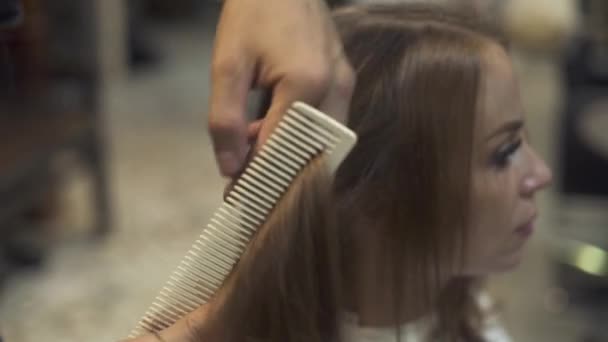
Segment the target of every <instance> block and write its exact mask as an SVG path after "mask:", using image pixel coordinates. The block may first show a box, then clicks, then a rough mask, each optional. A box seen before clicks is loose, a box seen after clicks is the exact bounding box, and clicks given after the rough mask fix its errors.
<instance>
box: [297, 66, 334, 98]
mask: <svg viewBox="0 0 608 342" xmlns="http://www.w3.org/2000/svg"><path fill="white" fill-rule="evenodd" d="M290 78H291V81H292V82H293V83H295V84H298V85H301V86H303V87H306V88H310V89H315V90H319V91H323V90H325V89H327V88H328V87H329V85H330V84H331V75H330V71H329V68H328V67H327V66H323V65H322V64H313V66H306V67H302V68H298V69H296V70H294V71H293V72H292V73H291V76H290Z"/></svg>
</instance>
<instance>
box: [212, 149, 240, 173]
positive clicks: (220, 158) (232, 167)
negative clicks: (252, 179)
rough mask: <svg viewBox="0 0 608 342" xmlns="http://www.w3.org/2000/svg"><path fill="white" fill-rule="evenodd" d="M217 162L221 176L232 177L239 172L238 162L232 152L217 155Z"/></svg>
mask: <svg viewBox="0 0 608 342" xmlns="http://www.w3.org/2000/svg"><path fill="white" fill-rule="evenodd" d="M217 162H218V164H219V166H220V172H221V173H222V175H223V176H228V177H229V176H233V175H234V174H236V173H237V172H238V171H239V161H238V159H237V158H236V156H235V155H234V153H232V152H220V153H218V154H217Z"/></svg>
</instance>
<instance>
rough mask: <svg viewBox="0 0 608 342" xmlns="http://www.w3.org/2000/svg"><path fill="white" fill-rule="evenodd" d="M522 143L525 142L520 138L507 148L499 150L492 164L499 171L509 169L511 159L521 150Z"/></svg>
mask: <svg viewBox="0 0 608 342" xmlns="http://www.w3.org/2000/svg"><path fill="white" fill-rule="evenodd" d="M522 143H523V141H522V139H521V138H520V139H517V141H514V142H513V143H511V144H509V145H507V146H506V147H504V148H502V149H499V150H498V151H497V152H496V153H495V154H494V156H493V157H492V164H493V165H494V166H495V167H496V168H498V169H504V168H505V167H507V166H508V165H509V162H510V161H511V157H512V156H513V154H515V152H517V150H519V148H520V147H521V145H522Z"/></svg>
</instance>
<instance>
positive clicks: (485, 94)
mask: <svg viewBox="0 0 608 342" xmlns="http://www.w3.org/2000/svg"><path fill="white" fill-rule="evenodd" d="M478 101H479V103H478V108H479V113H478V115H477V118H478V119H477V126H478V127H479V129H477V131H480V132H479V133H482V134H483V135H484V136H485V135H487V134H490V133H491V132H492V131H494V130H496V129H497V128H499V127H500V126H501V124H504V123H505V122H509V121H513V120H521V119H522V113H523V108H522V104H521V99H520V95H519V87H518V84H517V80H516V76H515V73H514V70H513V65H512V63H511V59H510V57H509V56H508V55H507V52H506V51H505V50H504V49H503V48H502V47H500V46H499V45H497V44H495V43H491V44H488V46H487V47H486V48H484V51H483V53H482V63H481V83H480V96H479V99H478Z"/></svg>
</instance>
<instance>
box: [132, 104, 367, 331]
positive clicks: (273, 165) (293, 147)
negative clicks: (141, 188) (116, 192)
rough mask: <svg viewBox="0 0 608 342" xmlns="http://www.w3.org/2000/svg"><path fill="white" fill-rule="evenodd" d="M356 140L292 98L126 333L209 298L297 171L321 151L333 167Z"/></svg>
mask: <svg viewBox="0 0 608 342" xmlns="http://www.w3.org/2000/svg"><path fill="white" fill-rule="evenodd" d="M355 141H356V137H355V135H354V133H352V132H351V131H350V130H348V129H347V128H345V127H344V126H342V125H341V124H340V123H338V122H337V121H334V120H333V119H331V118H330V117H328V116H327V115H325V114H323V113H321V112H319V111H317V110H315V109H314V108H312V107H309V106H308V105H306V104H303V103H298V102H296V103H294V105H293V106H292V107H291V108H290V109H289V110H288V111H287V113H286V114H285V115H284V116H283V118H282V119H281V121H280V122H279V124H278V125H277V127H276V128H275V130H274V132H273V133H272V134H271V136H270V138H269V139H268V140H267V141H266V142H265V144H264V145H263V146H262V147H261V149H260V151H259V152H258V153H257V154H256V156H255V157H254V158H253V159H252V160H251V162H250V163H249V164H248V166H247V168H246V169H245V171H244V172H243V173H242V175H241V176H240V177H239V179H238V180H237V181H236V183H235V185H234V187H233V188H232V190H231V191H230V192H229V193H228V196H227V197H226V198H225V200H224V203H222V204H221V205H220V207H219V208H218V210H217V211H216V212H215V214H214V215H213V217H212V218H211V220H210V222H209V224H208V225H207V228H206V229H205V230H204V231H203V232H202V234H201V235H200V237H199V238H198V239H197V240H196V241H195V242H194V244H193V245H192V248H191V249H190V250H189V251H188V253H187V254H186V256H185V257H184V258H183V259H182V261H181V262H180V264H179V266H178V267H177V269H176V270H175V271H174V272H173V274H172V275H171V276H170V279H169V281H167V283H166V284H165V286H164V287H163V288H162V290H161V291H160V293H159V295H158V296H157V297H156V299H155V301H154V302H153V303H152V305H151V306H150V307H149V308H148V311H146V313H145V315H144V317H143V318H142V319H141V320H140V321H139V323H138V325H137V327H136V328H135V329H134V330H133V331H132V332H131V335H130V336H129V337H131V338H134V337H137V336H139V335H142V334H145V333H147V332H151V331H159V330H162V329H164V328H167V327H169V326H170V325H172V324H173V323H175V322H176V321H177V320H179V319H180V318H182V317H183V316H185V315H186V314H187V313H189V312H191V311H193V310H195V309H196V308H198V307H199V306H201V305H203V304H205V303H206V302H207V301H209V299H210V298H211V297H212V296H213V294H214V293H216V291H217V290H218V289H219V288H220V287H221V285H222V283H223V282H224V280H225V279H226V278H227V276H228V274H229V273H230V271H231V270H232V268H233V267H234V265H235V264H236V262H238V260H239V258H240V257H241V255H242V254H243V252H244V251H245V248H246V247H247V244H248V242H249V240H250V239H251V237H252V236H253V235H254V234H255V232H256V230H257V228H258V227H259V226H260V225H261V224H262V223H263V222H264V221H265V220H266V218H267V216H268V214H269V213H270V211H271V210H272V209H273V208H274V206H275V204H276V203H277V202H278V201H279V199H280V198H281V196H282V195H283V194H284V192H285V190H286V189H287V188H288V187H289V185H290V184H291V182H292V181H293V180H294V178H295V177H296V175H297V174H298V173H299V172H300V171H301V170H302V169H303V168H304V167H305V166H306V165H307V164H308V162H310V160H311V159H313V158H314V157H316V156H319V155H321V154H323V155H324V157H325V158H326V161H327V165H328V167H329V170H330V172H334V171H335V170H336V168H337V167H338V165H339V164H340V162H341V161H342V160H343V159H344V157H345V156H346V154H347V153H348V152H349V151H350V149H351V148H352V146H353V145H354V144H355Z"/></svg>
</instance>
